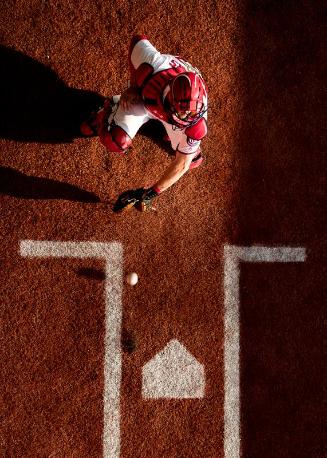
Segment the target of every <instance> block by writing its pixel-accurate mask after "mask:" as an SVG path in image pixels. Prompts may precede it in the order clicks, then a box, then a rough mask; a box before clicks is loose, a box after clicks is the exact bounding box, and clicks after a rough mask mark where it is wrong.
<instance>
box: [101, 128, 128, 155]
mask: <svg viewBox="0 0 327 458" xmlns="http://www.w3.org/2000/svg"><path fill="white" fill-rule="evenodd" d="M99 137H100V141H101V143H102V144H103V145H104V146H105V147H106V149H107V151H108V152H111V153H118V154H121V155H124V154H125V153H126V152H127V150H128V148H130V146H131V145H132V139H131V138H130V137H129V135H128V134H127V133H126V132H125V131H124V130H123V129H122V128H121V127H120V126H116V125H114V126H111V127H110V130H109V131H105V132H100V133H99Z"/></svg>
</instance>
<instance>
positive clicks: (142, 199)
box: [113, 188, 158, 213]
mask: <svg viewBox="0 0 327 458" xmlns="http://www.w3.org/2000/svg"><path fill="white" fill-rule="evenodd" d="M157 196H158V193H157V192H156V191H155V190H154V189H153V188H150V189H144V188H139V189H130V190H129V191H125V192H123V193H122V194H121V195H120V196H119V197H118V199H117V201H116V202H115V203H114V206H113V211H114V212H115V213H120V212H124V211H127V210H130V209H131V208H133V207H135V208H136V209H137V210H139V211H141V212H147V211H150V210H152V200H153V199H154V198H155V197H157Z"/></svg>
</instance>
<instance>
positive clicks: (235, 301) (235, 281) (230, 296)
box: [224, 245, 306, 458]
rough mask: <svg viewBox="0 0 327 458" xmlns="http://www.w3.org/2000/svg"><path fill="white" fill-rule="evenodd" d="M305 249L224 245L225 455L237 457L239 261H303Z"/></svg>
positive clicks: (231, 457) (238, 422) (238, 429)
mask: <svg viewBox="0 0 327 458" xmlns="http://www.w3.org/2000/svg"><path fill="white" fill-rule="evenodd" d="M305 259H306V252H305V248H292V247H274V248H270V247H262V246H251V247H239V246H234V245H226V246H225V247H224V293H225V315H224V316H225V318H224V339H225V340H224V383H225V399H224V456H225V458H240V456H241V430H240V427H241V425H240V311H239V309H240V263H241V262H304V261H305Z"/></svg>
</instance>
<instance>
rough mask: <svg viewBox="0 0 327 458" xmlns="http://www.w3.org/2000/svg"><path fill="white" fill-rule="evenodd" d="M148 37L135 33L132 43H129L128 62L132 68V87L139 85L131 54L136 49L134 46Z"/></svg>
mask: <svg viewBox="0 0 327 458" xmlns="http://www.w3.org/2000/svg"><path fill="white" fill-rule="evenodd" d="M147 39H148V37H147V36H146V35H133V37H132V40H131V44H130V45H129V51H128V62H129V68H130V81H131V86H132V87H137V83H136V75H135V70H136V69H135V68H134V67H133V64H132V61H131V55H132V52H133V49H134V46H135V45H136V44H137V43H138V42H139V41H141V40H147Z"/></svg>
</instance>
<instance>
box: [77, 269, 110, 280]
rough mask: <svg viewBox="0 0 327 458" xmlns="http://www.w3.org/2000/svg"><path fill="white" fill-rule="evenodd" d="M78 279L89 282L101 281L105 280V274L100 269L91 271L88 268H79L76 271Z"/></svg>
mask: <svg viewBox="0 0 327 458" xmlns="http://www.w3.org/2000/svg"><path fill="white" fill-rule="evenodd" d="M76 273H77V275H79V276H80V277H85V278H90V279H91V280H98V281H100V280H101V281H102V280H105V279H106V273H105V272H104V270H101V269H92V268H90V267H81V268H80V269H77V270H76Z"/></svg>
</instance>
